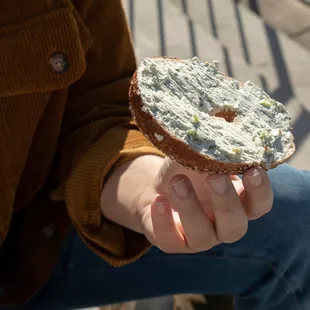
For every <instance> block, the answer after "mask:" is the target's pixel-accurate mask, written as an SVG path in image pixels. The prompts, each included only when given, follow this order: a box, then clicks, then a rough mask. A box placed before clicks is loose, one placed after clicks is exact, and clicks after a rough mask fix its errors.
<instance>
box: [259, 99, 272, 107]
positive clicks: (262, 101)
mask: <svg viewBox="0 0 310 310" xmlns="http://www.w3.org/2000/svg"><path fill="white" fill-rule="evenodd" d="M259 103H260V104H261V105H262V106H263V107H265V108H268V109H269V108H271V103H270V102H268V101H267V100H261V101H260V102H259Z"/></svg>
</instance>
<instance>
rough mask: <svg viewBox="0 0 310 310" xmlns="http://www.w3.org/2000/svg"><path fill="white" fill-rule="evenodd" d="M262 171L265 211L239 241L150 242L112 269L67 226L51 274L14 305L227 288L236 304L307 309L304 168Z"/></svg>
mask: <svg viewBox="0 0 310 310" xmlns="http://www.w3.org/2000/svg"><path fill="white" fill-rule="evenodd" d="M269 175H270V178H271V180H272V185H273V189H274V193H275V201H274V207H273V209H272V211H271V212H270V213H269V214H268V215H266V216H264V217H263V218H261V219H259V220H256V221H252V222H250V224H249V230H248V233H247V234H246V236H245V237H244V238H243V239H242V240H240V241H238V242H236V243H234V244H222V245H219V246H217V247H215V248H213V249H212V250H210V251H207V252H203V253H199V254H187V255H184V254H175V255H171V254H165V253H163V252H161V251H160V250H158V249H157V248H155V247H153V248H152V249H151V250H150V251H149V252H148V253H147V254H145V255H144V256H143V257H142V258H141V259H140V260H138V261H136V262H134V263H131V264H130V265H127V266H124V267H121V268H114V267H111V266H110V265H108V264H107V263H105V262H104V261H103V260H102V259H100V258H99V257H98V256H96V255H95V254H93V253H92V252H91V251H90V250H89V249H88V248H87V247H86V246H85V245H84V244H83V242H82V241H81V240H80V238H79V237H78V236H77V234H76V233H75V231H74V230H72V232H71V233H70V235H69V237H68V238H67V240H66V242H65V245H64V249H63V252H62V254H61V258H60V260H59V263H58V265H57V267H56V270H55V272H54V274H53V276H52V278H51V279H50V281H49V282H48V283H47V284H46V285H45V287H44V288H43V289H42V290H41V291H40V292H39V294H38V295H37V296H36V297H35V298H34V299H33V300H32V301H31V302H29V303H28V304H27V305H26V306H25V307H24V308H22V309H27V310H28V309H29V310H36V309H38V310H42V309H44V310H49V309H53V310H54V309H57V310H62V309H77V308H83V307H92V306H101V305H105V304H110V303H116V302H121V301H127V300H133V299H140V298H147V297H154V296H159V295H168V294H174V293H207V294H217V293H218V294H232V295H234V296H235V306H236V309H240V310H258V309H260V310H269V309H270V310H271V309H272V310H296V309H304V310H307V309H310V172H301V171H297V170H295V169H293V168H291V167H290V166H288V165H282V166H280V167H278V168H276V169H274V170H272V171H271V172H270V173H269ZM262 199H263V197H262Z"/></svg>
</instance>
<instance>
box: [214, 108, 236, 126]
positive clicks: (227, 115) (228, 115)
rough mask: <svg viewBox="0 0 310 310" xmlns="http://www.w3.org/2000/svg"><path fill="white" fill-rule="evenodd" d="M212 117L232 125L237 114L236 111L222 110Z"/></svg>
mask: <svg viewBox="0 0 310 310" xmlns="http://www.w3.org/2000/svg"><path fill="white" fill-rule="evenodd" d="M214 116H216V117H221V118H224V119H225V121H226V122H228V123H232V122H233V121H234V119H235V117H236V116H237V113H236V111H233V110H226V109H224V110H221V111H218V112H216V113H215V114H214Z"/></svg>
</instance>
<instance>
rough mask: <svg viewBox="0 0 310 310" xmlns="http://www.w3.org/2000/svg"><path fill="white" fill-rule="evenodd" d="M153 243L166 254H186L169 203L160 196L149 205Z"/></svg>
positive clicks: (186, 250) (182, 238)
mask: <svg viewBox="0 0 310 310" xmlns="http://www.w3.org/2000/svg"><path fill="white" fill-rule="evenodd" d="M151 219H152V226H153V227H152V230H153V235H154V242H153V243H155V244H156V246H157V247H158V248H160V249H161V250H162V251H164V252H166V253H185V252H188V247H187V244H186V242H185V240H184V236H183V235H182V233H181V232H180V231H179V230H178V229H177V227H176V224H175V221H174V219H173V214H172V210H171V207H170V205H169V201H168V200H167V199H166V198H165V197H162V196H159V197H157V198H155V199H154V201H153V203H152V205H151Z"/></svg>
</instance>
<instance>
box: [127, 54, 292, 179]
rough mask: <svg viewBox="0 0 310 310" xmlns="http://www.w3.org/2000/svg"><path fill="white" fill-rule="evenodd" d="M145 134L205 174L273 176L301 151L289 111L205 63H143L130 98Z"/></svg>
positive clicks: (158, 60) (214, 64)
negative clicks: (261, 172) (254, 171)
mask: <svg viewBox="0 0 310 310" xmlns="http://www.w3.org/2000/svg"><path fill="white" fill-rule="evenodd" d="M129 97H130V108H131V111H132V114H133V117H134V119H135V120H136V122H137V124H138V126H139V128H140V129H141V131H142V132H143V133H144V134H145V135H146V136H147V137H148V139H150V140H151V141H152V143H153V144H154V145H155V146H156V147H157V148H159V149H160V150H161V151H162V152H163V153H165V154H166V155H167V156H168V157H170V158H171V159H175V160H176V161H178V162H179V163H181V164H182V165H184V166H186V167H189V168H191V169H194V170H197V171H200V172H223V173H227V174H240V173H243V172H244V171H245V170H246V169H248V168H249V167H252V166H261V167H263V168H264V169H266V170H268V169H271V168H274V167H276V166H277V165H279V164H280V163H283V162H284V161H286V160H287V159H288V158H289V157H290V156H292V154H293V153H294V151H295V146H294V142H293V140H294V138H293V135H292V133H291V131H290V117H289V116H288V113H287V110H286V108H285V106H284V105H283V104H281V103H279V102H277V101H276V100H273V99H271V98H270V97H269V95H268V94H266V93H265V92H264V91H263V90H262V89H260V88H259V87H258V86H256V85H254V84H253V83H251V82H249V81H247V82H245V83H244V84H241V83H239V82H238V81H236V80H235V79H232V78H229V77H227V76H226V75H224V74H223V73H221V72H220V71H219V64H218V62H216V61H214V62H211V63H203V62H201V61H200V60H199V59H198V58H197V57H195V58H192V59H184V60H181V59H175V58H165V57H151V58H146V59H144V60H143V61H142V63H141V64H140V66H139V67H138V69H137V70H136V72H135V74H134V76H133V77H132V82H131V86H130V90H129Z"/></svg>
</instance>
